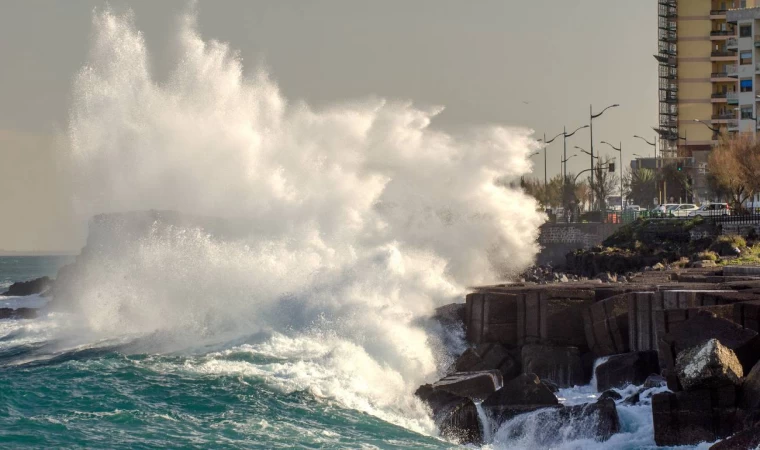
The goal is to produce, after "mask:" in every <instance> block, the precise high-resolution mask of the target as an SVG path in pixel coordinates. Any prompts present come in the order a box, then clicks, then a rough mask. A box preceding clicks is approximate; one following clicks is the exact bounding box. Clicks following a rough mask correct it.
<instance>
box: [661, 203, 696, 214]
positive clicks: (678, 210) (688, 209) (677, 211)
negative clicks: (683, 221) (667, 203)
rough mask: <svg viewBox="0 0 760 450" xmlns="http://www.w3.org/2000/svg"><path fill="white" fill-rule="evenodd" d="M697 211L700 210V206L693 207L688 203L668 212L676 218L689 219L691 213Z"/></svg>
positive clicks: (676, 206)
mask: <svg viewBox="0 0 760 450" xmlns="http://www.w3.org/2000/svg"><path fill="white" fill-rule="evenodd" d="M697 210H699V206H697V205H693V204H691V203H686V204H682V205H675V206H674V207H672V208H671V209H669V210H668V213H669V214H672V215H673V216H675V217H689V214H690V213H693V212H695V211H697Z"/></svg>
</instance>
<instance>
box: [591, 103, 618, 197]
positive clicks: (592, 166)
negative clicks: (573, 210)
mask: <svg viewBox="0 0 760 450" xmlns="http://www.w3.org/2000/svg"><path fill="white" fill-rule="evenodd" d="M617 106H620V105H618V104H617V103H615V104H614V105H610V106H608V107H606V108H604V109H603V110H602V112H600V113H599V114H594V107H593V106H592V105H588V114H589V121H588V122H589V123H588V125H589V135H590V140H589V142H591V169H592V170H591V185H592V186H593V185H594V170H593V169H594V119H596V118H597V117H599V116H601V115H602V114H604V112H605V111H607V110H608V109H610V108H615V107H617ZM591 204H592V205H593V204H594V189H593V188H592V189H591Z"/></svg>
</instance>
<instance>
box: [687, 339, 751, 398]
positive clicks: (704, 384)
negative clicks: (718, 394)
mask: <svg viewBox="0 0 760 450" xmlns="http://www.w3.org/2000/svg"><path fill="white" fill-rule="evenodd" d="M676 373H677V374H678V381H679V382H680V383H681V386H683V388H684V389H685V390H687V391H690V390H693V389H697V388H717V387H721V386H726V385H734V386H738V385H740V384H741V382H742V377H743V376H744V371H743V370H742V365H741V363H740V362H739V359H738V358H737V357H736V355H735V354H734V352H733V351H731V349H729V348H727V347H726V346H724V345H721V343H720V341H718V340H717V339H710V340H709V341H707V342H705V343H704V344H701V345H697V346H695V347H692V348H689V349H686V350H684V351H682V352H681V353H679V354H678V357H677V358H676Z"/></svg>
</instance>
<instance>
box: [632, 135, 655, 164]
mask: <svg viewBox="0 0 760 450" xmlns="http://www.w3.org/2000/svg"><path fill="white" fill-rule="evenodd" d="M633 137H635V138H639V139H641V140H642V141H644V142H646V143H647V144H649V145H651V146H652V147H654V159H657V136H655V137H654V142H649V141H648V140H646V139H644V138H643V137H641V136H639V135H638V134H634V135H633ZM660 153H661V154H662V150H661V151H660Z"/></svg>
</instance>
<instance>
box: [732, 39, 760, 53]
mask: <svg viewBox="0 0 760 450" xmlns="http://www.w3.org/2000/svg"><path fill="white" fill-rule="evenodd" d="M755 42H757V41H755ZM738 49H739V40H738V39H736V38H735V37H732V38H728V39H727V40H726V50H738Z"/></svg>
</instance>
